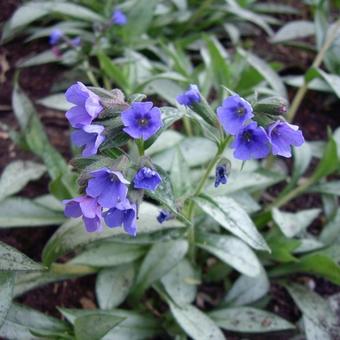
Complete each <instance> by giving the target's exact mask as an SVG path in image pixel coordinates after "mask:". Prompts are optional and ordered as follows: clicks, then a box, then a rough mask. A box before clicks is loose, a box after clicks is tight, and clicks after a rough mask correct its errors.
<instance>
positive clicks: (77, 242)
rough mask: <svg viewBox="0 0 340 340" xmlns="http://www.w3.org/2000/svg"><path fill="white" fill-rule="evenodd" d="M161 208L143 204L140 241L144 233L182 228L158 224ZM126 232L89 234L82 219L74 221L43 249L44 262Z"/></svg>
mask: <svg viewBox="0 0 340 340" xmlns="http://www.w3.org/2000/svg"><path fill="white" fill-rule="evenodd" d="M158 209H159V208H158V207H156V206H155V205H152V204H150V203H147V202H143V203H142V204H141V206H140V209H139V219H138V221H137V224H138V236H137V237H136V240H137V241H138V238H139V236H142V234H143V233H152V232H155V231H158V230H166V229H168V228H182V227H183V224H182V223H180V222H178V221H176V220H170V221H166V222H164V223H163V224H160V223H158V221H157V219H156V217H157V215H158V212H159V210H158ZM124 234H125V232H124V230H123V229H122V228H114V229H110V228H105V229H104V231H103V232H101V233H99V234H97V233H87V232H86V231H85V230H84V225H83V222H82V221H81V220H80V219H73V220H69V221H67V222H66V223H65V224H63V225H62V226H61V227H60V228H59V229H58V230H57V231H56V232H55V233H54V234H53V236H52V237H51V238H50V239H49V241H48V242H47V244H46V245H45V247H44V249H43V254H42V258H43V262H44V264H46V265H49V264H50V263H51V262H53V261H54V260H55V259H57V258H58V257H59V256H62V255H64V254H66V253H68V252H70V251H72V250H74V249H77V248H80V247H83V246H85V245H87V244H89V243H91V242H94V241H97V240H101V239H105V238H114V237H117V236H118V235H124Z"/></svg>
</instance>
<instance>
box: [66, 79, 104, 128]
mask: <svg viewBox="0 0 340 340" xmlns="http://www.w3.org/2000/svg"><path fill="white" fill-rule="evenodd" d="M65 97H66V99H67V101H69V102H70V103H72V104H75V105H76V106H73V107H72V108H71V109H70V110H68V111H67V112H66V118H67V119H68V120H69V122H70V124H71V126H72V127H74V128H82V127H83V126H85V125H90V124H91V123H92V121H93V120H94V119H95V118H97V117H98V115H99V113H100V112H101V111H102V110H103V107H102V105H101V104H100V100H99V97H98V96H97V95H96V94H95V93H93V92H92V91H90V90H89V89H88V88H87V87H86V86H85V85H84V84H83V83H81V82H80V81H78V82H77V84H74V85H72V86H70V87H69V88H68V90H67V91H66V93H65Z"/></svg>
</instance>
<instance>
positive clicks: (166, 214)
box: [157, 210, 173, 223]
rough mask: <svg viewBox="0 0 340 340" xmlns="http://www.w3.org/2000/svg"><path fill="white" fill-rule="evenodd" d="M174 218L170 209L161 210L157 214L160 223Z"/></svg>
mask: <svg viewBox="0 0 340 340" xmlns="http://www.w3.org/2000/svg"><path fill="white" fill-rule="evenodd" d="M172 218H173V215H172V214H171V213H170V212H169V211H166V210H161V211H160V212H159V215H158V216H157V221H158V222H159V223H163V222H165V221H167V220H171V219H172Z"/></svg>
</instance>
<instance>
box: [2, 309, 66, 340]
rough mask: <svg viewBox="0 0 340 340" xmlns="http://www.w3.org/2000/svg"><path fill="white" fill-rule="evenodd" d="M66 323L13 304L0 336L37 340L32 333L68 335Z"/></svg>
mask: <svg viewBox="0 0 340 340" xmlns="http://www.w3.org/2000/svg"><path fill="white" fill-rule="evenodd" d="M67 330H68V328H67V326H66V325H65V323H64V322H62V321H60V320H58V319H55V318H53V317H50V316H47V315H45V314H43V313H40V312H37V311H35V310H34V309H31V308H28V307H25V306H20V305H17V304H12V306H11V308H10V310H9V311H8V314H7V317H6V320H5V322H4V324H3V325H2V327H1V328H0V336H1V337H3V338H5V339H36V337H33V336H32V333H31V331H37V332H39V331H41V332H42V331H45V332H50V333H64V335H66V334H67Z"/></svg>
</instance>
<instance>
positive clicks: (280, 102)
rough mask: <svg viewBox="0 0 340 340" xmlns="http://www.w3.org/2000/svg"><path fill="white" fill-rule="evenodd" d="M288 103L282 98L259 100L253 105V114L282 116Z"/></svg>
mask: <svg viewBox="0 0 340 340" xmlns="http://www.w3.org/2000/svg"><path fill="white" fill-rule="evenodd" d="M287 108H288V102H287V100H286V99H285V98H282V97H268V98H264V99H261V100H259V101H258V102H256V104H255V105H254V111H255V113H259V114H268V115H273V116H283V115H285V114H286V112H287Z"/></svg>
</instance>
